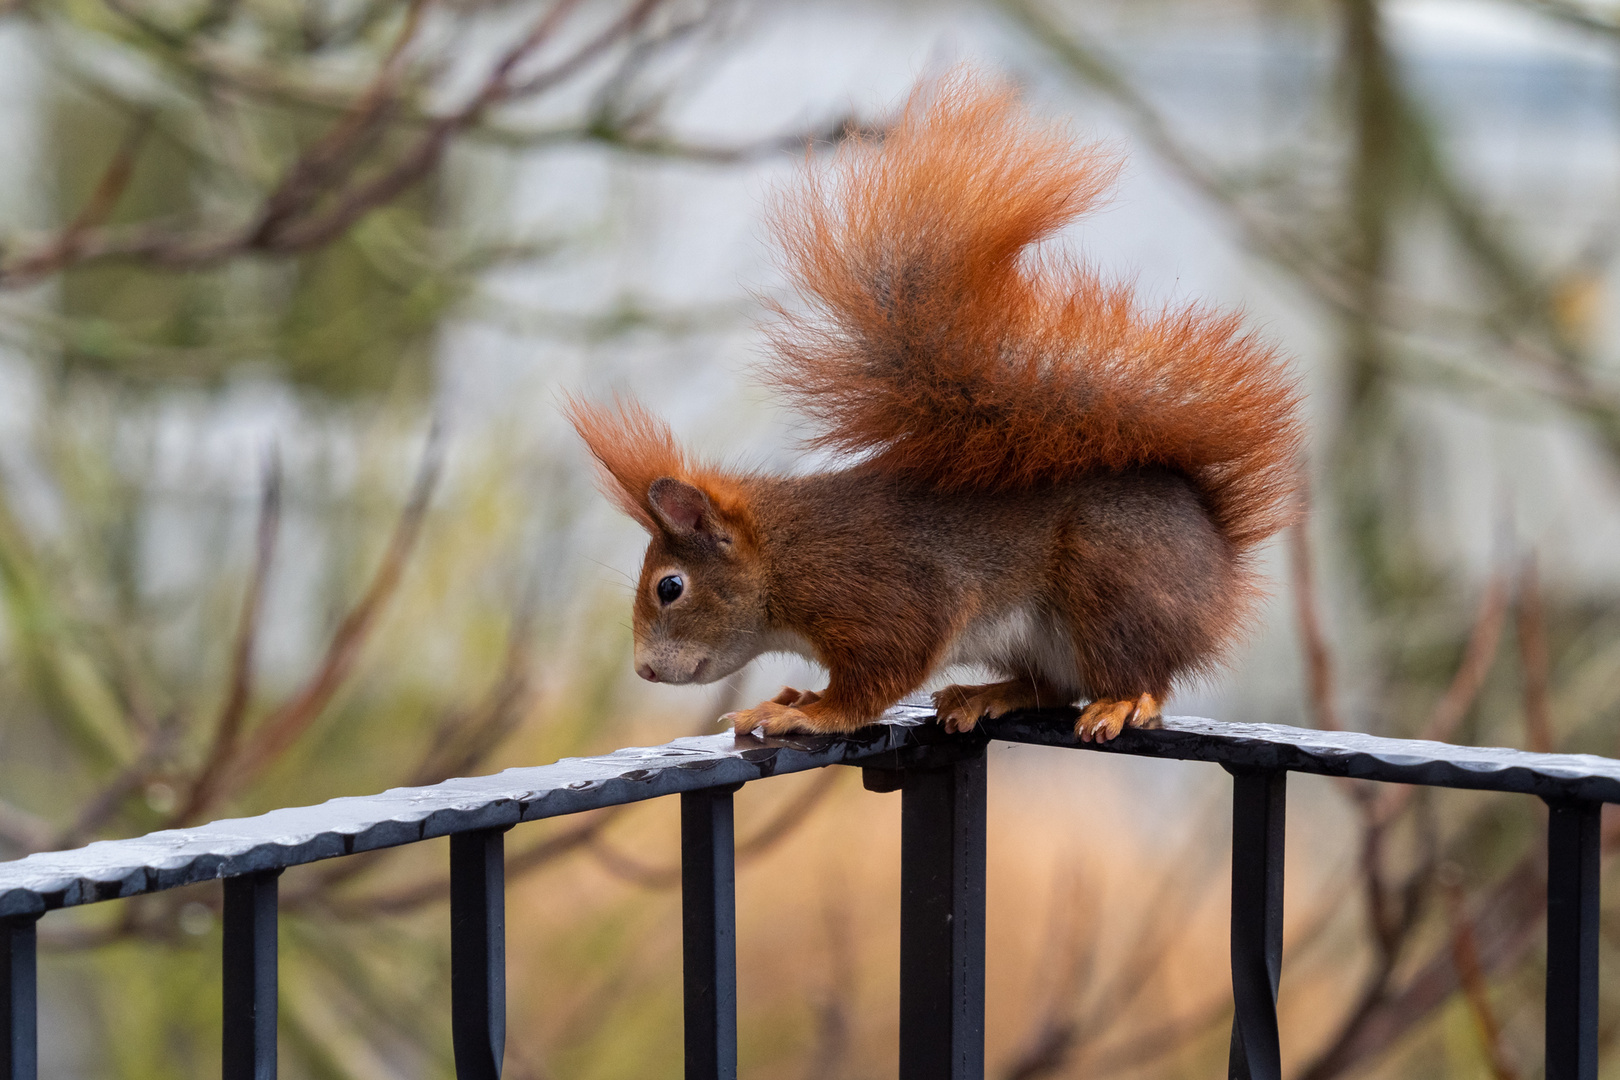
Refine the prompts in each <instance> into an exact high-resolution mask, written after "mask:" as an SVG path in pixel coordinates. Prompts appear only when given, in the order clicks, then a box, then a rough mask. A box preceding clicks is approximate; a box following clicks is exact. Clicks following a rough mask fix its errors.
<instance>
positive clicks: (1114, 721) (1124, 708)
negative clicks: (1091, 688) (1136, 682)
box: [1074, 694, 1164, 742]
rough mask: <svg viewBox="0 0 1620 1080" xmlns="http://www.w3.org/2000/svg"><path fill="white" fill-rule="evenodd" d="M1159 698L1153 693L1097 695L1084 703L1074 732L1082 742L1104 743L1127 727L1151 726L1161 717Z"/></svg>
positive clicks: (1157, 723) (1154, 725)
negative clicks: (1108, 696)
mask: <svg viewBox="0 0 1620 1080" xmlns="http://www.w3.org/2000/svg"><path fill="white" fill-rule="evenodd" d="M1163 715H1164V714H1163V712H1162V711H1161V709H1160V707H1159V699H1158V698H1156V697H1154V696H1153V695H1152V694H1143V695H1142V696H1141V697H1138V698H1134V699H1133V698H1098V699H1097V700H1095V701H1093V702H1092V703H1091V704H1089V705H1087V706H1086V707H1085V709H1083V710H1082V711H1081V713H1080V719H1078V720H1076V721H1075V722H1074V733H1075V734H1076V735H1078V736H1079V737H1080V741H1081V742H1107V741H1108V740H1109V739H1112V738H1113V737H1114V736H1115V735H1118V734H1119V733H1120V732H1121V731H1124V730H1125V728H1126V726H1127V725H1128V726H1130V727H1135V728H1154V727H1158V726H1159V720H1160V718H1161V717H1162V716H1163Z"/></svg>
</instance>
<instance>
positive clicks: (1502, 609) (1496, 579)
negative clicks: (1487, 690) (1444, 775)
mask: <svg viewBox="0 0 1620 1080" xmlns="http://www.w3.org/2000/svg"><path fill="white" fill-rule="evenodd" d="M1508 596H1509V593H1508V581H1507V577H1506V575H1504V574H1500V573H1498V574H1493V575H1492V576H1491V581H1490V584H1489V585H1487V586H1486V587H1485V595H1484V596H1482V597H1481V598H1480V601H1479V611H1478V612H1477V613H1476V614H1475V616H1474V627H1473V630H1472V631H1471V632H1470V633H1469V635H1468V644H1467V646H1466V647H1465V648H1464V649H1463V658H1462V663H1460V664H1458V665H1457V672H1456V674H1455V675H1453V676H1452V679H1451V684H1450V685H1449V686H1447V687H1446V692H1445V694H1444V695H1443V696H1442V697H1441V698H1440V701H1439V702H1438V703H1437V704H1436V705H1435V707H1434V711H1433V712H1432V713H1430V714H1429V722H1428V724H1426V725H1425V726H1424V728H1423V730H1422V731H1421V732H1419V733H1418V738H1420V739H1434V740H1437V741H1441V742H1443V741H1445V740H1447V739H1449V738H1451V736H1452V735H1453V734H1455V733H1456V730H1457V725H1459V724H1461V723H1462V720H1463V717H1464V716H1467V715H1468V710H1469V709H1470V708H1472V707H1473V704H1474V700H1475V699H1476V698H1478V697H1479V691H1480V687H1482V686H1483V685H1484V684H1485V676H1486V675H1487V674H1489V673H1490V669H1491V662H1492V661H1493V660H1495V659H1496V650H1497V646H1498V645H1499V644H1500V642H1501V640H1502V626H1503V624H1504V623H1505V622H1506V621H1507V607H1508Z"/></svg>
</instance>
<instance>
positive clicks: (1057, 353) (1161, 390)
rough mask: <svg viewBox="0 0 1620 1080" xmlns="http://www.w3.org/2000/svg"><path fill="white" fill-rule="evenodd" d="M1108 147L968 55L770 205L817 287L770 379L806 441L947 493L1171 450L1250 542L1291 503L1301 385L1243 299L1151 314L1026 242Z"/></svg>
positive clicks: (797, 273)
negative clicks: (1222, 306)
mask: <svg viewBox="0 0 1620 1080" xmlns="http://www.w3.org/2000/svg"><path fill="white" fill-rule="evenodd" d="M1118 169H1119V163H1118V160H1117V158H1116V157H1115V156H1114V155H1113V154H1111V153H1110V152H1108V151H1107V150H1105V149H1103V148H1101V147H1099V146H1096V145H1090V146H1087V145H1081V144H1079V143H1076V142H1075V141H1074V140H1073V139H1072V138H1071V137H1070V136H1069V135H1068V134H1067V133H1066V132H1064V131H1062V130H1061V129H1058V128H1053V127H1043V126H1040V125H1038V124H1036V123H1034V122H1032V121H1031V120H1030V118H1029V117H1028V116H1027V115H1026V114H1025V113H1024V111H1023V110H1022V109H1021V108H1020V107H1019V105H1018V104H1017V101H1016V99H1015V96H1014V93H1013V92H1012V90H1011V89H1010V88H1008V87H1005V86H989V85H985V84H984V83H982V82H981V81H979V80H977V79H976V78H975V77H973V76H972V75H971V74H969V73H964V72H961V71H958V72H956V73H953V74H952V75H949V76H947V77H946V78H944V79H942V80H940V81H938V82H936V83H934V84H933V85H931V86H925V87H923V88H921V89H919V90H918V91H917V92H915V93H914V94H913V95H912V97H911V99H910V101H909V102H908V104H907V106H906V108H905V111H904V114H903V116H902V117H901V119H900V121H899V123H898V124H897V125H896V126H895V127H894V128H892V129H891V130H890V131H889V132H888V133H887V134H886V135H885V136H884V137H883V139H882V141H881V143H875V142H873V141H871V140H859V139H857V140H852V142H851V143H850V144H849V145H847V146H846V147H844V149H843V150H842V151H841V152H840V153H839V155H838V157H837V159H836V161H835V162H834V163H833V164H832V166H831V167H830V168H829V169H827V170H825V171H823V172H822V173H820V174H819V175H814V176H812V178H811V179H810V180H809V182H808V183H806V184H805V185H804V186H803V187H802V188H801V189H799V190H798V191H797V192H796V193H795V194H793V195H791V196H789V197H787V198H786V199H785V200H784V201H783V202H782V204H781V205H780V206H779V207H778V210H777V214H776V224H777V230H778V233H779V235H780V237H781V239H782V242H783V245H784V247H785V249H786V252H787V257H788V268H789V271H790V273H791V275H792V277H793V278H794V280H795V282H796V283H797V285H798V288H799V290H800V292H801V294H802V296H803V297H804V299H805V300H806V301H807V303H808V311H807V312H806V313H788V312H786V311H783V312H782V313H781V314H782V318H781V321H780V322H779V324H778V326H777V328H776V331H775V333H774V346H775V350H776V360H775V362H774V363H773V364H772V365H771V368H770V375H771V378H772V379H773V381H774V382H776V383H777V384H778V385H780V386H781V387H783V388H784V389H785V390H786V391H787V392H788V394H789V395H790V397H792V398H793V399H794V400H795V402H796V403H797V404H798V405H799V406H800V408H802V409H803V410H804V411H806V412H807V413H809V414H810V415H811V416H812V417H813V418H815V419H816V420H818V421H819V422H820V423H821V425H822V429H821V432H820V433H819V434H818V435H817V436H815V437H814V438H813V440H812V442H813V443H814V444H815V445H818V446H821V447H825V448H834V449H838V450H842V451H848V452H853V453H855V454H859V455H862V456H864V457H865V458H866V459H868V461H869V467H871V468H875V469H878V470H880V471H885V472H892V473H894V474H897V475H904V476H907V477H909V478H910V479H912V480H914V481H916V482H919V483H922V484H925V485H928V486H932V487H935V488H938V489H940V490H945V491H966V490H977V491H985V492H993V491H1008V490H1018V489H1025V488H1034V487H1038V486H1042V485H1046V484H1051V483H1061V482H1062V481H1064V480H1068V479H1071V478H1073V477H1076V476H1078V475H1080V474H1083V473H1088V472H1096V471H1116V470H1122V469H1128V468H1133V467H1139V466H1163V467H1167V468H1170V469H1173V470H1176V471H1178V472H1181V473H1183V474H1184V475H1186V476H1187V477H1188V478H1189V479H1190V480H1192V482H1193V483H1194V484H1195V485H1196V486H1197V488H1198V489H1199V491H1200V492H1201V494H1202V495H1203V497H1204V498H1205V499H1206V500H1207V503H1208V506H1209V509H1210V513H1211V515H1212V517H1213V519H1214V521H1215V523H1216V526H1217V528H1218V529H1219V530H1220V532H1221V534H1222V535H1223V536H1225V537H1226V539H1227V541H1228V542H1229V543H1231V544H1232V545H1233V547H1234V549H1235V550H1236V551H1237V552H1238V553H1242V552H1245V551H1247V550H1248V549H1250V548H1251V547H1252V546H1253V545H1255V544H1257V543H1258V542H1259V541H1261V540H1263V539H1265V538H1266V537H1267V536H1269V535H1271V534H1272V533H1273V532H1275V531H1276V530H1277V529H1278V528H1279V527H1280V526H1281V525H1282V524H1283V523H1284V522H1285V520H1286V517H1287V515H1288V513H1289V503H1290V499H1289V493H1290V490H1291V487H1292V477H1293V474H1294V469H1295V460H1294V459H1295V457H1296V455H1297V452H1298V444H1299V439H1300V429H1299V423H1298V420H1297V412H1298V410H1297V404H1298V401H1297V399H1298V391H1297V389H1296V387H1295V384H1294V381H1293V379H1292V378H1291V377H1290V375H1289V374H1288V372H1287V370H1286V368H1285V366H1284V364H1283V363H1282V361H1281V360H1280V358H1279V357H1278V355H1277V354H1276V352H1275V351H1274V350H1273V349H1272V348H1271V347H1270V346H1268V345H1266V344H1265V343H1263V342H1261V341H1260V340H1258V339H1257V338H1256V337H1255V336H1254V335H1252V334H1249V333H1245V332H1244V331H1243V329H1242V326H1241V322H1240V316H1239V315H1238V314H1236V313H1223V312H1218V311H1214V310H1211V309H1208V308H1204V307H1199V306H1196V305H1186V306H1181V307H1170V308H1164V309H1160V310H1148V309H1144V308H1143V307H1141V306H1140V305H1139V304H1138V303H1137V302H1136V299H1135V297H1134V295H1133V290H1132V289H1131V287H1130V286H1129V285H1127V284H1121V283H1111V282H1106V281H1104V280H1103V279H1102V278H1101V277H1100V276H1099V275H1098V274H1097V273H1096V272H1095V271H1094V270H1092V269H1090V268H1088V267H1086V266H1084V265H1083V264H1081V263H1078V262H1076V261H1074V260H1073V259H1070V258H1066V257H1063V256H1060V255H1056V254H1053V253H1050V252H1042V251H1039V250H1037V249H1035V248H1033V247H1032V245H1036V244H1037V243H1038V242H1039V241H1041V240H1043V239H1045V238H1047V237H1049V236H1051V235H1052V234H1053V233H1054V232H1055V231H1056V230H1057V229H1059V228H1060V227H1062V226H1063V225H1065V224H1067V223H1069V222H1070V221H1072V220H1074V219H1075V218H1076V217H1078V216H1079V215H1081V214H1082V213H1084V212H1085V211H1087V210H1088V209H1090V208H1091V207H1093V206H1094V205H1095V204H1096V203H1097V201H1098V200H1099V199H1100V198H1101V197H1102V196H1103V195H1104V194H1105V192H1106V191H1107V190H1108V188H1109V187H1110V185H1111V184H1112V182H1113V180H1114V177H1115V175H1116V174H1117V172H1118Z"/></svg>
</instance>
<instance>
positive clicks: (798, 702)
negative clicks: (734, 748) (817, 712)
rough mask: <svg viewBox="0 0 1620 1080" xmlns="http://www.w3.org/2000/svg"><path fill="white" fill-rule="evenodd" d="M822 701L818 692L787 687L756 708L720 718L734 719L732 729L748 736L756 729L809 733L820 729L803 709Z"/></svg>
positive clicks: (767, 731)
mask: <svg viewBox="0 0 1620 1080" xmlns="http://www.w3.org/2000/svg"><path fill="white" fill-rule="evenodd" d="M820 700H821V695H820V694H818V693H816V692H815V691H814V690H804V691H799V690H795V689H793V687H791V686H784V687H782V692H781V693H780V694H777V695H776V696H775V697H773V698H772V699H771V700H769V701H762V702H760V703H759V704H758V705H755V706H754V707H753V708H752V709H738V710H737V711H736V712H729V713H726V715H724V716H722V717H721V718H720V719H722V720H730V721H731V727H732V730H733V731H735V732H736V733H737V734H738V735H747V734H749V733H750V732H753V731H755V730H760V731H762V732H763V733H764V734H766V735H792V734H795V733H798V734H809V733H812V732H814V731H815V730H816V725H815V723H814V721H812V720H811V719H810V717H808V716H806V715H805V714H804V713H802V712H800V711H799V710H800V708H802V707H803V706H805V705H813V704H815V703H816V702H817V701H820Z"/></svg>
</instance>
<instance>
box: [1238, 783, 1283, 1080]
mask: <svg viewBox="0 0 1620 1080" xmlns="http://www.w3.org/2000/svg"><path fill="white" fill-rule="evenodd" d="M1227 771H1228V772H1230V773H1231V774H1232V1000H1233V1004H1234V1009H1233V1014H1232V1049H1231V1056H1230V1059H1229V1061H1228V1065H1227V1076H1228V1077H1230V1078H1231V1080H1281V1077H1282V1051H1281V1046H1280V1040H1279V1038H1278V1033H1277V980H1278V978H1279V977H1280V976H1281V974H1282V940H1283V938H1282V933H1283V838H1284V824H1285V815H1284V810H1285V808H1286V806H1287V793H1288V774H1287V773H1286V772H1283V771H1281V770H1276V771H1272V770H1248V769H1234V768H1231V767H1228V769H1227Z"/></svg>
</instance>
